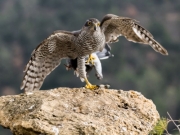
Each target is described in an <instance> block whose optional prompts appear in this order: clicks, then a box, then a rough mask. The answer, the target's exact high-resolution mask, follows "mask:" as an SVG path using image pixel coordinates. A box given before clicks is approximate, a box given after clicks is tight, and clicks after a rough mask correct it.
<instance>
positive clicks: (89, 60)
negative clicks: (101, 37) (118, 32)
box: [86, 54, 95, 65]
mask: <svg viewBox="0 0 180 135" xmlns="http://www.w3.org/2000/svg"><path fill="white" fill-rule="evenodd" d="M94 60H95V58H94V57H93V56H92V54H90V55H89V57H88V60H87V61H86V63H87V64H89V63H91V64H92V65H94Z"/></svg>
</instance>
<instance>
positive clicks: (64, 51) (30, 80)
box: [21, 31, 77, 91]
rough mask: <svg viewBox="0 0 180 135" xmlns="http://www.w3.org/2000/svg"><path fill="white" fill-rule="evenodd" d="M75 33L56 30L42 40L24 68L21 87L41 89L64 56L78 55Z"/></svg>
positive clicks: (29, 89) (26, 89) (27, 89)
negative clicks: (74, 40) (74, 39)
mask: <svg viewBox="0 0 180 135" xmlns="http://www.w3.org/2000/svg"><path fill="white" fill-rule="evenodd" d="M74 36H75V35H74V33H71V32H67V31H56V32H54V33H53V34H51V35H50V36H49V37H48V38H47V39H45V40H44V41H42V42H41V43H40V44H39V45H38V46H37V48H36V49H35V50H34V51H33V52H32V54H31V58H30V60H29V62H28V64H27V65H26V68H25V70H24V72H25V74H24V78H23V81H22V85H21V89H24V90H25V91H32V90H39V89H40V87H41V86H42V83H43V81H44V79H45V78H46V76H47V75H48V74H50V73H51V72H52V71H53V70H54V69H55V68H56V67H57V66H58V65H59V64H60V62H61V59H62V58H64V57H77V56H76V55H77V54H76V53H75V52H76V51H75V47H74V44H73V41H72V40H73V38H74Z"/></svg>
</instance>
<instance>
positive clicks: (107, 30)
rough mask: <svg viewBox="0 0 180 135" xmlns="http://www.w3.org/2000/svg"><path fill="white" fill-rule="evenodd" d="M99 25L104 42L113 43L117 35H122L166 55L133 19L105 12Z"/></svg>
mask: <svg viewBox="0 0 180 135" xmlns="http://www.w3.org/2000/svg"><path fill="white" fill-rule="evenodd" d="M100 27H101V29H102V31H103V32H104V34H105V37H106V43H113V42H115V41H117V38H118V37H119V36H124V37H125V38H126V39H127V40H129V41H132V42H135V43H142V44H148V45H150V46H151V47H152V48H153V49H154V50H155V51H156V52H159V53H161V54H163V55H168V52H167V50H166V49H165V48H164V47H162V46H161V45H160V44H159V43H158V42H157V41H156V40H155V39H154V38H153V36H152V34H151V33H150V32H149V31H148V30H146V29H145V28H143V27H142V26H141V25H139V24H138V23H137V21H136V20H134V19H131V18H127V17H120V16H116V15H113V14H107V15H106V16H105V17H104V18H103V19H102V21H101V24H100Z"/></svg>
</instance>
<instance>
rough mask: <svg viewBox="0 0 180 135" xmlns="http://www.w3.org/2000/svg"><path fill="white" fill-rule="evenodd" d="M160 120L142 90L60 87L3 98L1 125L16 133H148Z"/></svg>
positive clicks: (46, 134)
mask: <svg viewBox="0 0 180 135" xmlns="http://www.w3.org/2000/svg"><path fill="white" fill-rule="evenodd" d="M158 119H159V114H158V112H157V110H156V107H155V105H154V104H153V102H152V101H151V100H148V99H146V98H145V97H144V96H143V95H142V94H141V93H139V92H135V91H132V90H131V91H123V90H112V89H108V90H106V89H98V90H95V91H91V90H88V89H84V88H73V89H71V88H58V89H53V90H47V91H42V90H41V91H34V92H29V93H24V94H20V95H13V96H12V95H11V96H2V97H0V125H2V126H4V127H6V128H10V129H11V131H12V132H13V134H15V135H139V134H140V135H147V134H148V133H149V132H150V131H151V130H152V129H153V127H154V125H155V124H156V122H157V121H158Z"/></svg>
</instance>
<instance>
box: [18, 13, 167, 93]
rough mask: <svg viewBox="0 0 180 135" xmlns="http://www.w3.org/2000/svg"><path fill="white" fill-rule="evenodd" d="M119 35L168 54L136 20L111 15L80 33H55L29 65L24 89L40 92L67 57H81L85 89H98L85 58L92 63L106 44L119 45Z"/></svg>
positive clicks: (92, 22) (88, 24)
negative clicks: (92, 80)
mask: <svg viewBox="0 0 180 135" xmlns="http://www.w3.org/2000/svg"><path fill="white" fill-rule="evenodd" d="M119 36H124V37H125V38H126V39H127V40H129V41H132V42H136V43H142V44H148V45H150V46H151V47H152V48H153V49H154V50H155V51H156V52H159V53H161V54H163V55H168V52H167V50H166V49H165V48H164V47H163V46H161V45H160V44H159V43H158V42H157V41H156V40H155V39H154V38H153V36H152V34H151V33H150V32H149V31H147V30H146V29H145V28H143V27H142V26H141V25H139V24H138V23H137V21H136V20H134V19H131V18H127V17H120V16H117V15H113V14H107V15H105V17H104V18H103V19H102V21H101V22H100V21H99V20H98V19H96V18H90V19H88V20H87V21H86V22H85V24H84V26H83V27H82V28H81V29H80V30H78V31H72V32H70V31H63V30H59V31H55V32H54V33H52V34H51V35H50V36H49V37H48V38H46V39H45V40H44V41H42V42H41V43H40V44H39V45H38V46H37V48H36V49H35V50H34V51H33V52H32V54H31V58H30V60H29V62H28V64H27V65H26V68H25V70H24V72H25V74H24V78H23V81H22V85H21V89H24V90H25V91H32V90H39V89H40V88H41V86H42V84H43V81H44V79H45V78H46V76H47V75H49V74H50V73H51V72H52V71H53V70H54V69H55V68H56V67H57V66H58V65H60V63H61V60H62V59H67V58H70V59H76V58H77V69H78V73H79V76H80V78H81V79H82V80H83V81H85V83H86V85H85V87H86V88H88V89H91V90H94V89H97V88H98V86H97V85H92V84H91V83H90V82H89V81H88V79H87V77H86V71H85V58H86V57H87V55H89V58H88V62H89V61H93V57H92V55H91V54H92V53H94V52H97V51H102V50H103V48H104V47H105V44H106V43H107V44H108V43H114V42H117V41H118V37H119Z"/></svg>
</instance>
